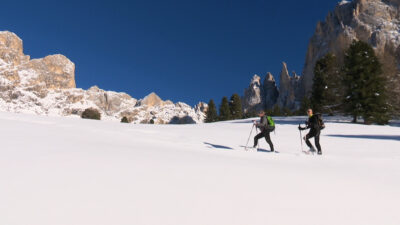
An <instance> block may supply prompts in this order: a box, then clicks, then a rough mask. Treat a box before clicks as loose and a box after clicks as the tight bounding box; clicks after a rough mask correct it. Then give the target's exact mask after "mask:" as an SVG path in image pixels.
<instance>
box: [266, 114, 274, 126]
mask: <svg viewBox="0 0 400 225" xmlns="http://www.w3.org/2000/svg"><path fill="white" fill-rule="evenodd" d="M267 120H268V125H269V126H271V127H275V122H274V120H273V119H272V117H270V116H267Z"/></svg>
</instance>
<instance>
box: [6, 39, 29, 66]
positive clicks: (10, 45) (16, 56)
mask: <svg viewBox="0 0 400 225" xmlns="http://www.w3.org/2000/svg"><path fill="white" fill-rule="evenodd" d="M0 59H1V60H2V63H3V64H11V65H13V66H18V65H21V64H23V63H27V62H28V61H29V56H25V55H24V53H23V48H22V40H21V39H20V38H19V37H18V36H17V35H15V34H14V33H12V32H8V31H0ZM2 63H0V64H2Z"/></svg>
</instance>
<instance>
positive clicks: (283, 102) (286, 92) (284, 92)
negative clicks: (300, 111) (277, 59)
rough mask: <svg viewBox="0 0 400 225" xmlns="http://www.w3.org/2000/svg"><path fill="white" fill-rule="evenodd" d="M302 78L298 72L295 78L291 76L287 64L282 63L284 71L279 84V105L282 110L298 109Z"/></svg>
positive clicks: (294, 73)
mask: <svg viewBox="0 0 400 225" xmlns="http://www.w3.org/2000/svg"><path fill="white" fill-rule="evenodd" d="M299 84H300V77H299V76H297V74H296V72H293V76H290V75H289V71H288V68H287V65H286V63H285V62H283V63H282V70H281V74H280V83H279V98H278V101H277V104H278V106H279V107H281V108H288V109H292V110H294V109H296V107H297V106H298V102H299V101H298V98H297V96H298V92H299Z"/></svg>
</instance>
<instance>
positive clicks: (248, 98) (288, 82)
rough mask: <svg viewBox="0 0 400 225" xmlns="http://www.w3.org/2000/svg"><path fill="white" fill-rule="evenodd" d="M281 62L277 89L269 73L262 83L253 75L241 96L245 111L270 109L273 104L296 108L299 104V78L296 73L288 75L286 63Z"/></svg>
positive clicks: (291, 108)
mask: <svg viewBox="0 0 400 225" xmlns="http://www.w3.org/2000/svg"><path fill="white" fill-rule="evenodd" d="M282 64H283V65H282V71H281V74H280V85H279V89H278V87H277V85H276V82H275V79H274V76H273V75H272V74H271V73H267V76H266V77H265V79H264V82H263V83H261V82H260V81H261V78H260V77H259V76H257V75H254V77H253V79H252V80H251V82H250V86H249V87H248V88H247V89H245V93H244V96H243V97H242V106H243V111H244V112H245V113H247V112H257V111H259V110H265V109H272V108H273V107H274V106H275V105H278V106H279V107H281V108H288V109H290V110H296V109H297V108H298V107H299V106H300V102H301V101H300V100H299V96H300V93H301V78H300V76H298V75H297V74H296V73H293V76H290V75H289V72H288V69H287V65H286V63H284V62H283V63H282Z"/></svg>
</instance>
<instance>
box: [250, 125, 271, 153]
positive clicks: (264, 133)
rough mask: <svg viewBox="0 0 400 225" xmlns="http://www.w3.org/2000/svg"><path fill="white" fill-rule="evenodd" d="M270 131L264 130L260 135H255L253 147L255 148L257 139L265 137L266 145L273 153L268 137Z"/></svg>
mask: <svg viewBox="0 0 400 225" xmlns="http://www.w3.org/2000/svg"><path fill="white" fill-rule="evenodd" d="M269 133H270V131H269V130H267V129H264V130H263V131H261V133H259V134H257V135H256V136H255V137H254V147H256V146H257V144H258V139H260V138H263V137H265V140H266V141H267V143H268V144H269V147H270V149H271V151H274V145H273V144H272V141H271V137H270V136H269Z"/></svg>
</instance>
